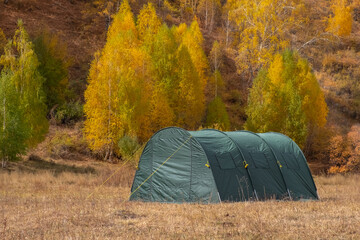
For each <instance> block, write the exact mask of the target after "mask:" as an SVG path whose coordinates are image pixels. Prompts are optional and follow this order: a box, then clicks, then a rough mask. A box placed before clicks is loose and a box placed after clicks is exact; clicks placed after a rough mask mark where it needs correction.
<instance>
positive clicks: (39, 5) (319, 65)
mask: <svg viewBox="0 0 360 240" xmlns="http://www.w3.org/2000/svg"><path fill="white" fill-rule="evenodd" d="M99 2H101V1H99ZM110 2H112V1H110ZM145 2H147V1H130V4H131V6H132V9H133V12H134V13H135V14H137V13H139V11H140V9H141V7H142V4H143V3H145ZM160 2H161V1H159V2H158V4H159V6H162V7H158V9H157V13H158V16H160V17H161V18H162V19H163V20H164V21H165V22H166V23H167V24H168V25H170V26H171V25H172V24H175V25H179V24H180V23H181V22H186V23H188V24H189V23H190V22H191V19H192V17H193V16H192V15H191V12H190V13H189V12H186V13H183V12H181V13H179V11H173V12H171V11H169V10H168V9H165V8H164V7H163V5H161V4H160ZM115 3H116V1H114V5H111V7H110V8H108V6H107V7H102V6H101V4H99V3H98V4H95V3H89V2H88V1H81V0H59V1H55V0H49V1H39V0H9V1H7V3H6V4H5V2H1V3H0V28H1V29H3V31H4V33H5V35H6V36H7V37H8V38H11V37H12V36H13V34H14V32H15V30H16V27H17V20H18V19H22V20H23V22H24V26H25V28H26V29H27V31H28V32H29V34H30V36H31V37H36V36H37V35H39V34H40V33H41V32H42V31H43V30H44V29H47V30H49V31H50V32H52V33H55V34H57V35H58V36H59V39H60V40H61V41H62V42H64V43H66V45H67V52H68V55H69V57H70V59H71V66H70V67H69V88H70V89H72V90H74V92H75V93H76V98H77V99H80V100H81V101H83V99H84V95H83V94H84V91H85V89H86V86H87V82H86V81H87V77H88V74H89V68H90V63H91V61H92V60H93V59H94V53H95V52H96V51H99V50H101V49H102V48H103V46H104V45H105V42H106V31H107V24H108V18H109V17H108V16H109V15H111V14H114V12H115V10H114V9H116V6H118V5H116V4H115ZM170 3H171V4H173V6H176V7H177V6H178V5H180V3H178V1H170ZM221 3H222V4H224V1H222V2H221ZM117 4H119V3H118V2H117ZM304 4H305V6H307V7H309V9H312V10H311V11H309V12H308V13H307V14H308V15H307V18H308V19H309V23H307V24H308V25H307V26H308V28H307V29H296V30H294V31H292V32H290V33H289V34H291V35H292V36H291V39H292V40H291V41H292V42H291V44H292V46H293V48H294V49H300V50H299V53H300V55H301V56H302V57H304V58H305V59H307V60H308V61H309V62H310V64H311V66H312V67H313V70H314V72H315V75H316V77H317V79H318V81H319V83H320V86H321V87H322V89H323V91H324V93H325V99H326V102H327V104H328V108H329V114H328V117H327V120H328V122H327V125H326V126H325V128H324V130H321V131H320V132H314V133H312V135H311V136H310V140H311V141H309V142H308V145H306V146H305V149H304V152H305V154H306V155H307V157H308V160H309V161H310V162H311V165H312V166H314V170H315V171H322V170H324V169H328V167H329V165H333V166H334V165H335V166H340V167H339V168H341V166H344V162H346V161H348V159H351V158H354V159H355V158H356V157H357V156H360V153H359V151H360V150H359V144H360V143H359V141H360V140H359V138H360V137H359V136H360V127H359V124H360V87H359V86H360V84H359V79H360V71H359V64H360V49H359V48H358V46H359V44H360V24H359V22H358V21H359V20H360V18H359V17H358V12H359V8H357V7H356V6H355V5H354V6H355V7H353V20H354V21H353V23H352V31H351V34H350V35H349V36H347V37H341V38H327V39H325V40H323V39H324V37H323V35H321V34H318V35H316V34H315V33H316V32H317V31H318V29H317V28H316V27H317V26H320V25H321V24H322V25H323V24H324V18H326V17H328V16H331V13H332V10H331V8H330V5H329V3H328V1H311V0H306V1H304ZM104 9H105V10H106V11H107V12H105V11H104ZM109 9H110V10H111V11H112V12H111V11H110V10H109ZM109 11H110V13H109ZM104 12H105V13H104ZM216 14H220V15H219V16H216V17H215V18H214V19H215V23H214V24H213V26H211V29H210V27H207V26H206V24H205V22H204V21H203V19H202V15H201V14H200V13H199V16H198V17H199V18H200V20H199V22H200V27H201V31H202V34H203V36H204V51H205V54H206V55H207V56H209V54H210V51H211V48H212V44H213V42H214V41H215V40H218V41H220V42H224V41H225V38H224V30H223V29H224V21H223V18H222V16H221V13H220V12H217V13H216ZM316 24H318V25H316ZM304 26H305V25H304ZM304 28H306V26H305V27H304ZM235 37H236V32H235V33H234V35H233V36H232V38H234V39H235ZM299 46H301V47H299ZM302 46H306V47H304V48H302ZM224 52H225V55H224V59H223V66H222V68H221V74H222V77H223V80H224V83H225V91H224V93H223V98H224V101H225V104H226V109H227V111H228V113H229V118H230V122H231V129H233V130H235V129H243V124H244V122H245V121H246V118H247V116H246V114H245V107H246V105H247V99H248V94H249V87H250V86H251V85H252V83H251V80H252V79H251V80H250V81H249V76H248V75H246V74H243V73H241V72H240V71H239V70H238V69H237V61H238V60H237V55H236V41H233V43H232V45H231V47H230V48H229V49H228V50H226V51H224ZM206 99H207V102H208V101H209V100H210V99H211V96H210V94H209V93H208V92H207V95H206ZM60 128H61V126H60ZM85 148H86V147H85ZM343 152H346V154H344V153H343ZM339 162H340V164H338V163H339ZM334 171H339V169H337V170H334Z"/></svg>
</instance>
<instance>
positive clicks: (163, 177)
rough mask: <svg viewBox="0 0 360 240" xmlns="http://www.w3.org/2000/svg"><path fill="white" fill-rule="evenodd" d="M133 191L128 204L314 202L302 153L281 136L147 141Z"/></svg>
mask: <svg viewBox="0 0 360 240" xmlns="http://www.w3.org/2000/svg"><path fill="white" fill-rule="evenodd" d="M154 172H155V173H154ZM153 173H154V174H153ZM151 174H153V175H151ZM150 176H151V177H150ZM131 192H132V194H131V196H130V200H141V201H151V202H152V201H156V202H169V203H182V202H201V203H218V202H221V201H231V202H232V201H248V200H265V199H292V200H302V199H318V195H317V190H316V186H315V183H314V181H313V179H312V176H311V173H310V170H309V167H308V165H307V162H306V159H305V157H304V155H303V153H302V152H301V150H300V148H299V147H298V146H297V145H296V143H295V142H293V141H292V140H291V139H290V138H288V137H286V136H285V135H282V134H279V133H261V134H256V133H252V132H249V131H236V132H221V131H218V130H214V129H205V130H201V131H186V130H184V129H181V128H177V127H169V128H165V129H162V130H160V131H158V132H157V133H155V134H154V135H153V136H152V137H151V139H150V140H149V141H148V143H147V144H146V146H145V148H144V150H143V153H142V155H141V157H140V160H139V165H138V170H137V171H136V174H135V178H134V182H133V185H132V188H131Z"/></svg>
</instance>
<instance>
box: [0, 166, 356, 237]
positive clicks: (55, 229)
mask: <svg viewBox="0 0 360 240" xmlns="http://www.w3.org/2000/svg"><path fill="white" fill-rule="evenodd" d="M115 168H116V166H112V169H109V166H106V165H105V167H104V166H101V167H100V168H97V172H96V173H95V174H93V173H84V174H75V173H70V172H63V173H59V174H56V175H54V174H53V173H51V172H50V171H48V170H46V171H41V172H38V173H36V174H31V173H24V172H20V171H16V172H13V173H11V174H9V173H6V172H4V171H0V239H360V185H359V183H360V176H359V175H349V176H341V175H335V176H329V177H326V176H319V177H315V182H316V184H317V187H318V191H319V195H320V197H321V200H320V201H312V202H283V201H267V202H240V203H222V204H213V205H201V204H160V203H141V202H128V201H127V199H128V196H129V191H130V185H131V182H132V176H133V173H134V170H132V169H131V168H127V167H125V168H124V169H123V170H122V171H121V172H120V173H119V175H117V176H115V177H114V179H111V180H110V181H109V182H108V183H107V184H105V185H104V187H102V188H100V189H99V190H98V191H97V192H95V194H94V195H93V196H92V197H91V198H89V199H86V197H87V196H88V195H89V194H90V193H91V192H92V191H93V190H94V189H95V188H96V187H97V186H99V185H100V184H101V182H102V181H104V180H105V179H106V177H107V176H108V175H110V173H111V171H113V170H115ZM104 169H107V170H104Z"/></svg>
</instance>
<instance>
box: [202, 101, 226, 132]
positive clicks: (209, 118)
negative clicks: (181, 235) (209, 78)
mask: <svg viewBox="0 0 360 240" xmlns="http://www.w3.org/2000/svg"><path fill="white" fill-rule="evenodd" d="M206 126H207V127H214V126H218V127H219V128H220V129H221V130H223V131H225V130H229V129H230V120H229V115H228V113H227V111H226V106H225V104H224V102H223V101H222V99H221V98H220V97H219V96H217V97H215V98H214V99H213V100H212V101H211V102H210V103H209V105H208V108H207V114H206Z"/></svg>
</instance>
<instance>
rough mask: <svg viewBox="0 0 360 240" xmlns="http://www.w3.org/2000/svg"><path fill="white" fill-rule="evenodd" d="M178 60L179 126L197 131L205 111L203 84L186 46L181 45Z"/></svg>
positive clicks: (177, 107)
mask: <svg viewBox="0 0 360 240" xmlns="http://www.w3.org/2000/svg"><path fill="white" fill-rule="evenodd" d="M177 59H178V61H177V64H178V69H177V71H178V74H179V75H178V77H179V86H178V90H177V102H176V107H175V114H176V116H177V124H179V125H180V126H183V127H184V128H187V129H195V128H196V127H198V126H199V125H200V123H201V121H202V118H203V114H204V110H205V95H204V88H203V85H202V84H203V82H202V81H201V79H200V76H199V74H198V72H197V71H196V68H195V66H194V64H193V62H192V60H191V56H190V53H189V51H188V48H187V47H186V46H185V45H180V47H179V50H178V54H177Z"/></svg>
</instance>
